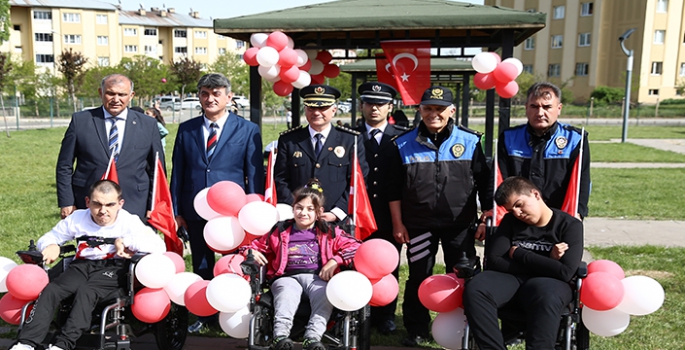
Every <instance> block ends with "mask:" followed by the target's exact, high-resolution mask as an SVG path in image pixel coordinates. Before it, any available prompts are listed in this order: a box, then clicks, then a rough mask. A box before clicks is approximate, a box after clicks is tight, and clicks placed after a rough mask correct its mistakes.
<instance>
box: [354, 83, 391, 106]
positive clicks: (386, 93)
mask: <svg viewBox="0 0 685 350" xmlns="http://www.w3.org/2000/svg"><path fill="white" fill-rule="evenodd" d="M357 92H359V98H360V99H361V100H362V101H363V102H366V103H373V104H378V105H381V104H386V103H392V100H393V99H394V98H395V95H397V90H395V88H394V87H392V86H390V85H388V84H384V83H379V82H377V81H370V82H367V83H364V84H361V85H359V88H357Z"/></svg>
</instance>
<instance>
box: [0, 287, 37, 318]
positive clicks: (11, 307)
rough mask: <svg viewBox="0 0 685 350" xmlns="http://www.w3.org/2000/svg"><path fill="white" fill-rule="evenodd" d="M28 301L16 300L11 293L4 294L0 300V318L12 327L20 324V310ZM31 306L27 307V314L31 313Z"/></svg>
mask: <svg viewBox="0 0 685 350" xmlns="http://www.w3.org/2000/svg"><path fill="white" fill-rule="evenodd" d="M28 302H29V301H28V300H21V299H17V298H16V297H15V296H14V295H12V294H11V293H7V294H5V295H4V296H3V297H2V299H0V318H2V319H3V320H4V321H5V322H7V323H9V324H13V325H19V323H21V309H22V308H23V307H24V305H26V303H28ZM31 309H33V305H31V306H29V308H28V310H26V311H27V313H30V312H31Z"/></svg>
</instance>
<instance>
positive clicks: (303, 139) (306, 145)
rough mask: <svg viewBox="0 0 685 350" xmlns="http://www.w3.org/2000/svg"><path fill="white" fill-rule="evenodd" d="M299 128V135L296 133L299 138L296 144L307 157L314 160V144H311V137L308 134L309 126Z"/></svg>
mask: <svg viewBox="0 0 685 350" xmlns="http://www.w3.org/2000/svg"><path fill="white" fill-rule="evenodd" d="M301 130H302V131H301V132H300V134H301V135H298V136H299V137H300V140H299V141H298V142H297V144H298V145H299V146H300V149H302V151H303V152H304V153H305V154H306V155H307V156H309V158H311V159H312V160H314V161H316V156H314V146H312V141H311V137H310V136H309V128H303V129H301ZM321 153H323V152H321Z"/></svg>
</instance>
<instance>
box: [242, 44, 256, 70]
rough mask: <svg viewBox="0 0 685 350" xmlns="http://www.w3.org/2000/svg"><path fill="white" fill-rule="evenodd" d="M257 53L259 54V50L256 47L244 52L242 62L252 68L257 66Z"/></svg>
mask: <svg viewBox="0 0 685 350" xmlns="http://www.w3.org/2000/svg"><path fill="white" fill-rule="evenodd" d="M257 53H259V48H258V47H256V46H253V47H251V48H249V49H247V50H245V53H244V54H243V61H245V63H247V64H248V65H250V66H253V67H256V66H258V65H259V62H258V61H257Z"/></svg>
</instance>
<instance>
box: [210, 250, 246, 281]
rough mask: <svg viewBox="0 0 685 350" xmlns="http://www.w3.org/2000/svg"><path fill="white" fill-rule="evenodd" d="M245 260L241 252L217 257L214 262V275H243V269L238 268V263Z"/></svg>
mask: <svg viewBox="0 0 685 350" xmlns="http://www.w3.org/2000/svg"><path fill="white" fill-rule="evenodd" d="M243 261H245V257H244V256H242V255H241V254H229V255H226V256H224V257H222V258H221V259H219V260H218V261H217V262H216V264H214V277H216V276H219V275H221V274H224V273H234V274H236V275H238V276H241V277H242V276H243V270H242V269H241V268H240V263H242V262H243Z"/></svg>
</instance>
